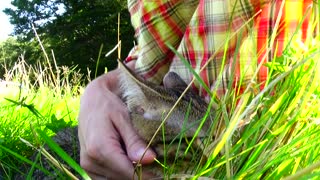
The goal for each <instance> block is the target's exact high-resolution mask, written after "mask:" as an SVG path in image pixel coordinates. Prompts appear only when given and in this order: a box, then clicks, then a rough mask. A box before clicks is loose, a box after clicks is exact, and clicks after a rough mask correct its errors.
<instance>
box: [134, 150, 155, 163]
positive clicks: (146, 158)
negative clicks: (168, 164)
mask: <svg viewBox="0 0 320 180" xmlns="http://www.w3.org/2000/svg"><path fill="white" fill-rule="evenodd" d="M136 155H137V157H138V158H139V159H140V158H141V157H143V158H142V160H141V162H142V163H149V162H153V161H154V158H155V157H156V155H155V153H154V152H153V151H151V150H149V149H148V150H147V151H146V149H143V148H141V149H139V150H138V151H137V152H136Z"/></svg>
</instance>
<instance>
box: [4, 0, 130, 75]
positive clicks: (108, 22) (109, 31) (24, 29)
mask: <svg viewBox="0 0 320 180" xmlns="http://www.w3.org/2000/svg"><path fill="white" fill-rule="evenodd" d="M12 5H13V6H14V9H9V8H7V9H5V11H4V12H5V13H6V14H7V15H9V16H10V17H11V19H10V20H11V23H12V24H13V25H14V34H15V35H17V36H18V41H19V42H22V43H27V42H35V41H34V32H33V30H32V24H34V26H35V27H36V30H37V33H38V34H39V36H40V38H41V40H42V42H43V43H44V44H45V45H46V47H47V49H52V50H53V51H54V53H55V57H56V59H57V65H58V66H61V65H67V66H75V65H78V67H79V68H80V69H81V70H82V72H87V68H89V69H90V70H91V69H94V67H95V66H96V61H97V58H98V54H99V47H100V46H101V44H105V46H104V49H103V51H102V54H106V53H107V52H108V51H109V50H111V49H112V48H113V47H114V45H115V44H117V36H118V13H121V21H120V23H121V24H120V33H121V34H120V38H121V39H122V47H123V50H124V51H123V54H124V56H125V55H127V53H128V52H129V50H130V49H131V47H132V46H133V29H132V27H131V23H130V17H129V13H128V12H127V9H126V1H124V0H121V1H114V0H107V1H101V0H94V1H75V0H50V1H43V0H32V1H27V0H23V1H20V0H19V1H18V0H14V1H12ZM20 48H21V47H20ZM27 51H28V50H26V52H27ZM39 54H41V50H40V49H39V48H38V53H32V54H31V56H30V58H29V57H26V59H33V60H36V59H38V55H39ZM116 58H117V55H116V54H113V56H110V57H108V59H107V58H105V57H102V58H101V62H100V65H99V74H101V73H103V72H104V67H105V66H107V67H108V69H113V68H114V67H115V64H116V61H115V59H116ZM110 60H114V61H110Z"/></svg>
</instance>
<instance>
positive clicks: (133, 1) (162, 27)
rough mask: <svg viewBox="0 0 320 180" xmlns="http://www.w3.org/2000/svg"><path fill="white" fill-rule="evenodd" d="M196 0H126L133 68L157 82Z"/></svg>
mask: <svg viewBox="0 0 320 180" xmlns="http://www.w3.org/2000/svg"><path fill="white" fill-rule="evenodd" d="M197 3H198V1H197V0H164V1H150V0H128V9H129V12H130V14H131V22H132V25H133V27H134V29H135V35H136V38H137V41H138V46H139V48H138V49H139V51H138V52H137V53H136V54H137V56H136V57H137V61H136V72H137V73H138V74H139V75H141V76H142V77H144V78H145V79H147V80H149V81H152V82H154V83H157V84H159V83H161V82H162V80H163V77H164V75H165V74H166V73H167V72H168V69H169V66H170V64H171V62H172V58H173V56H174V53H173V52H172V51H170V50H169V48H168V46H167V44H170V45H171V46H173V47H175V48H177V47H178V45H179V44H180V42H181V39H182V37H183V34H184V32H185V29H186V27H187V25H188V23H189V21H190V19H191V16H192V15H193V12H194V11H195V8H196V7H197Z"/></svg>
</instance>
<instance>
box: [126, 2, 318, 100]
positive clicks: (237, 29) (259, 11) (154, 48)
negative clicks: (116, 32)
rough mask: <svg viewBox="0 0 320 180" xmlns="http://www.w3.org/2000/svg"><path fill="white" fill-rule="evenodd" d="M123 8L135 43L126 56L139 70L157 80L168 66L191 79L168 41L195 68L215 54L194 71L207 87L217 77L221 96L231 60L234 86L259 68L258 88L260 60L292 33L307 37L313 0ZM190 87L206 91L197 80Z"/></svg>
mask: <svg viewBox="0 0 320 180" xmlns="http://www.w3.org/2000/svg"><path fill="white" fill-rule="evenodd" d="M128 7H129V12H130V14H131V21H132V24H133V27H134V28H135V32H136V37H137V41H138V45H137V47H135V48H134V50H133V51H132V53H130V55H129V56H128V58H127V61H129V60H132V59H135V60H137V61H136V72H137V73H138V74H140V75H142V76H143V77H144V78H145V79H147V80H149V81H152V82H154V83H158V84H160V83H161V82H162V79H163V77H164V75H165V74H166V73H167V72H168V71H174V72H177V73H178V74H179V75H180V76H181V77H182V79H184V80H185V81H186V82H190V81H191V80H192V78H193V75H192V73H191V72H190V71H189V70H188V69H187V68H186V66H185V65H184V64H183V62H182V61H181V59H180V58H179V57H178V56H176V55H175V54H174V53H173V52H172V51H171V50H170V49H169V48H168V46H167V44H170V45H172V46H173V47H175V48H176V49H177V50H178V52H179V53H180V54H181V55H182V56H183V57H184V58H185V59H186V60H188V61H189V63H190V64H191V66H192V67H193V68H194V70H195V71H196V72H200V69H201V68H202V66H203V65H204V64H206V62H207V61H208V59H209V58H210V57H211V56H212V55H214V59H213V60H212V61H211V62H210V63H209V64H208V66H207V67H206V68H205V69H204V70H203V71H201V72H200V73H199V75H200V76H201V78H202V79H203V80H204V82H205V83H206V84H207V86H208V87H214V86H215V83H216V82H219V85H218V94H220V95H221V94H223V93H224V92H225V90H226V89H225V87H226V85H227V83H228V82H229V81H230V76H231V74H232V72H231V70H232V66H233V65H235V71H234V73H235V75H234V76H233V81H234V86H235V87H239V83H240V82H241V85H240V89H241V88H243V87H246V85H248V83H249V82H250V80H251V79H252V78H253V74H254V72H255V71H256V70H257V68H259V67H260V69H259V71H258V76H257V77H256V78H255V79H254V80H255V81H256V82H257V83H259V84H261V87H263V82H264V81H265V80H266V78H267V75H268V69H267V68H266V67H265V66H259V64H260V63H264V62H266V61H270V60H271V59H272V58H273V57H274V56H279V55H281V53H282V51H283V50H284V48H285V46H286V43H287V42H288V41H289V39H291V37H292V35H293V34H295V36H294V38H293V39H294V41H298V42H299V43H303V42H304V41H305V40H306V37H307V36H306V35H307V32H308V30H309V29H310V28H308V27H309V26H310V25H309V18H310V13H311V7H312V0H286V1H280V0H207V1H205V0H198V1H197V0H159V1H150V0H128ZM309 9H310V10H309ZM303 18H304V21H303V22H302V25H301V27H300V26H299V24H300V23H301V21H302V20H303ZM298 27H299V29H298V33H295V31H296V29H297V28H298ZM270 39H274V41H272V40H270ZM227 40H229V41H227ZM239 42H240V46H238V44H239ZM226 43H227V44H226ZM238 48H239V50H236V49H238ZM235 52H238V53H237V54H236V55H235ZM223 60H225V63H224V64H223ZM233 62H235V64H234V63H233ZM222 64H223V66H222ZM221 68H223V74H222V76H219V72H220V69H221ZM193 87H194V88H195V89H197V90H199V93H200V94H201V95H203V96H205V95H206V93H205V91H204V89H203V88H202V87H201V86H200V84H199V83H197V82H195V83H194V85H193Z"/></svg>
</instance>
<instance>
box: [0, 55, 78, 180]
mask: <svg viewBox="0 0 320 180" xmlns="http://www.w3.org/2000/svg"><path fill="white" fill-rule="evenodd" d="M44 67H46V64H40V63H39V64H38V66H37V68H36V67H35V66H34V67H33V66H29V65H27V64H26V63H25V62H24V60H23V59H22V58H21V59H20V60H19V61H18V62H17V63H16V65H15V66H14V68H13V69H11V70H7V72H6V76H5V78H6V81H5V82H1V86H0V92H1V93H0V119H1V126H0V169H1V170H0V172H1V173H0V177H3V178H5V179H12V178H13V175H16V174H19V173H23V172H22V169H23V168H21V167H22V166H27V165H26V164H28V160H27V159H28V158H30V157H31V156H32V155H33V154H35V152H36V149H35V148H37V149H39V148H40V147H42V146H43V144H44V140H39V138H38V136H37V133H35V131H34V130H42V131H44V132H45V133H46V134H47V135H48V136H52V135H53V134H54V133H55V132H57V131H58V130H61V129H63V128H65V127H69V126H73V125H76V124H77V120H76V117H77V114H78V107H79V103H80V102H79V99H80V98H79V97H80V91H82V84H80V83H81V82H82V81H81V80H80V78H81V77H82V76H81V75H80V74H79V73H78V72H76V71H74V70H72V69H69V68H67V67H59V68H58V67H57V68H58V69H56V70H55V71H56V72H57V73H56V74H54V75H53V74H52V73H51V72H53V71H51V70H50V69H48V68H47V69H46V68H44ZM53 77H55V79H54V80H52V78H53ZM57 77H58V78H57ZM74 82H76V83H74ZM26 141H27V142H29V143H30V144H32V145H33V146H34V147H35V148H32V147H31V146H29V145H28V144H26V143H25V142H26ZM32 164H33V162H29V165H30V167H31V165H32ZM38 167H41V165H40V164H38Z"/></svg>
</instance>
